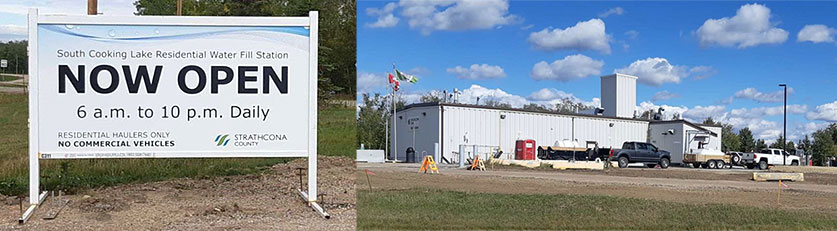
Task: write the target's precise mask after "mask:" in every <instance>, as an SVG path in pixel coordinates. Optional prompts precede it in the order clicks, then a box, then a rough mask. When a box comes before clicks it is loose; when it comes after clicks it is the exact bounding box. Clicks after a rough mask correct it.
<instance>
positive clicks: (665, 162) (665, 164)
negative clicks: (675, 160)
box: [660, 158, 671, 169]
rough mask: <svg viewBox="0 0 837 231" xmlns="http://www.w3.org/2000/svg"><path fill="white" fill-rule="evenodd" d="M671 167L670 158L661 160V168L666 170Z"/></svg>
mask: <svg viewBox="0 0 837 231" xmlns="http://www.w3.org/2000/svg"><path fill="white" fill-rule="evenodd" d="M669 165H671V160H669V159H668V158H662V159H660V168H664V169H665V168H668V166H669Z"/></svg>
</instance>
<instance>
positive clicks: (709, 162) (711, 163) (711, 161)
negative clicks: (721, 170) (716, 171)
mask: <svg viewBox="0 0 837 231" xmlns="http://www.w3.org/2000/svg"><path fill="white" fill-rule="evenodd" d="M706 166H707V167H708V168H709V169H713V168H716V167H717V165H715V161H714V160H710V161H708V162H706Z"/></svg>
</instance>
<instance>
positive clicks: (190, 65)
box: [29, 10, 318, 201]
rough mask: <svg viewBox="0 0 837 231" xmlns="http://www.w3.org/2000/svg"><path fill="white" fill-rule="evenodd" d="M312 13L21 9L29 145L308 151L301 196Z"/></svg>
mask: <svg viewBox="0 0 837 231" xmlns="http://www.w3.org/2000/svg"><path fill="white" fill-rule="evenodd" d="M317 21H318V15H317V12H310V16H309V17H170V16H131V17H113V16H100V15H96V16H57V15H38V13H37V10H32V11H30V16H29V41H30V47H29V54H30V55H29V62H30V65H29V68H30V69H29V73H30V75H31V79H30V85H29V92H30V93H29V99H30V100H29V102H30V104H29V113H30V136H29V137H30V150H31V152H32V153H30V154H31V155H32V156H31V157H32V158H33V159H34V160H35V162H37V160H38V159H70V158H183V157H185V158H203V157H308V158H309V192H308V193H309V198H310V200H311V201H313V200H315V199H316V179H315V177H316V159H317V158H316V154H317V151H316V148H317V127H316V126H317V48H318V47H317V44H318V43H317ZM37 166H38V165H37V163H35V165H30V168H35V170H34V173H35V174H37ZM30 171H31V170H30ZM30 183H34V184H37V181H34V182H30ZM32 190H37V189H32ZM36 192H37V191H36ZM36 195H37V194H36ZM33 198H36V199H37V197H33Z"/></svg>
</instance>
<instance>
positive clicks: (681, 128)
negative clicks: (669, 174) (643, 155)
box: [649, 120, 722, 164]
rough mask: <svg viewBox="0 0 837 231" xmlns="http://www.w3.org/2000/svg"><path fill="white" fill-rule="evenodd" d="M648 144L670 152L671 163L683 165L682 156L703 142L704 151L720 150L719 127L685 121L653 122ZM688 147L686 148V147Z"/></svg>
mask: <svg viewBox="0 0 837 231" xmlns="http://www.w3.org/2000/svg"><path fill="white" fill-rule="evenodd" d="M650 131H651V133H650V134H649V135H650V137H649V138H650V142H651V143H652V144H654V146H657V148H660V149H663V150H666V151H669V152H671V163H677V164H679V163H683V154H685V153H688V152H691V151H690V150H691V149H697V148H698V140H705V141H704V142H707V141H708V142H707V145H706V146H704V148H706V149H716V150H721V134H722V133H721V126H718V125H706V124H694V123H690V122H689V121H685V120H669V121H654V122H652V123H651V124H650ZM687 145H688V146H687Z"/></svg>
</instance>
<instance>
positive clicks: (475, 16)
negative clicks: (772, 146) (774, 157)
mask: <svg viewBox="0 0 837 231" xmlns="http://www.w3.org/2000/svg"><path fill="white" fill-rule="evenodd" d="M835 11H837V3H835V2H765V3H749V2H578V1H571V2H547V1H525V2H519V1H512V2H507V1H502V0H494V1H480V2H468V1H445V2H442V1H433V2H427V1H402V2H385V1H359V2H358V51H357V52H358V57H357V60H358V61H357V62H358V64H357V67H358V89H359V91H361V92H367V93H370V92H385V91H386V90H385V89H386V82H385V81H386V78H385V73H386V72H388V71H391V69H392V64H393V63H396V64H397V66H398V69H399V70H402V71H406V72H408V73H412V74H415V75H416V76H418V77H419V78H420V81H419V82H418V83H417V84H414V85H411V84H409V83H404V84H402V91H400V93H401V94H402V97H403V98H405V99H407V100H410V101H415V100H417V98H418V96H420V95H421V94H424V93H426V92H429V91H433V90H443V89H446V90H448V91H451V90H453V89H454V88H457V89H460V90H462V91H463V93H462V96H460V100H461V101H463V102H469V103H473V102H474V101H475V100H476V97H477V96H479V97H481V99H494V100H499V101H503V102H507V103H510V104H512V105H516V106H517V105H522V104H525V103H541V104H550V102H554V101H555V100H556V99H559V98H562V97H570V98H571V99H573V100H576V101H579V102H583V103H586V104H590V105H597V104H598V98H599V97H600V96H599V95H600V90H599V84H600V81H599V76H601V75H606V74H611V73H614V72H615V71H617V70H618V72H620V73H627V74H632V75H636V76H638V77H639V80H638V84H637V104H638V105H637V106H638V109H639V110H644V109H650V108H657V107H664V108H666V113H667V114H669V115H670V114H672V113H679V114H681V115H682V116H683V117H684V118H685V119H689V120H698V121H702V120H703V119H704V118H706V117H708V116H712V117H713V118H715V119H716V120H721V121H724V122H727V123H731V124H733V125H734V126H735V127H736V130H737V129H739V128H743V127H749V128H750V129H751V130H753V131H754V133H755V134H756V136H757V138H762V139H765V140H768V141H771V140H774V139H775V138H776V137H777V136H778V135H779V134H781V129H782V127H781V126H782V110H781V106H782V102H781V100H782V97H781V92H780V91H781V90H782V89H781V88H780V87H778V86H777V85H778V84H779V83H787V84H788V85H789V86H790V88H792V90H790V92H791V93H789V96H788V104H789V105H790V106H789V109H788V111H789V113H788V134H789V137H790V138H791V139H794V140H795V139H799V138H801V136H802V135H803V134H807V133H810V132H811V131H813V130H815V129H818V128H822V127H823V126H825V125H826V124H827V123H829V122H837V92H835V91H834V90H833V89H834V87H835V86H837V77H835V75H834V73H837V42H835V41H837V29H835V28H837V17H835V16H834V15H833V12H835ZM800 32H802V33H800ZM541 62H543V63H541ZM655 95H656V96H655ZM483 102H484V101H483Z"/></svg>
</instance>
